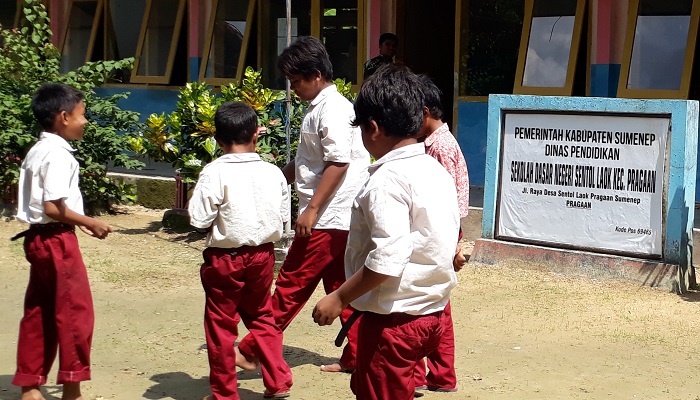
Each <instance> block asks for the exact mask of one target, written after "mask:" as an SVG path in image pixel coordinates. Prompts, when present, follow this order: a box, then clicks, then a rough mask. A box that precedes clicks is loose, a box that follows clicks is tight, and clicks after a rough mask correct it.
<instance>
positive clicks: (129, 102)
mask: <svg viewBox="0 0 700 400" xmlns="http://www.w3.org/2000/svg"><path fill="white" fill-rule="evenodd" d="M124 92H129V93H130V95H129V97H128V98H126V99H122V100H120V101H119V103H118V106H119V107H120V108H122V109H125V110H132V111H136V112H139V113H141V118H140V120H141V121H142V122H145V121H146V118H148V116H149V115H151V114H153V113H156V114H160V113H166V114H167V113H171V112H173V111H175V105H176V104H177V101H178V100H179V99H178V95H179V94H180V92H179V90H178V88H167V89H166V88H164V89H152V88H146V87H144V88H143V89H141V88H134V87H124V88H121V87H101V88H96V89H95V93H97V95H99V96H109V95H113V94H118V93H124Z"/></svg>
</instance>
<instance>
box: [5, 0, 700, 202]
mask: <svg viewBox="0 0 700 400" xmlns="http://www.w3.org/2000/svg"><path fill="white" fill-rule="evenodd" d="M21 1H22V0H17V2H16V4H13V3H14V0H2V1H1V2H0V3H1V4H2V5H0V22H1V23H2V24H3V26H9V25H11V24H13V23H14V24H16V23H17V20H18V18H19V12H18V11H19V4H20V3H21ZM45 1H46V4H47V5H48V8H49V15H50V17H51V21H52V22H51V25H52V30H53V32H54V41H55V44H56V45H57V46H58V47H59V48H60V50H61V52H62V65H63V68H65V69H66V70H69V69H72V68H75V67H77V66H79V65H81V64H82V63H83V62H85V61H88V60H100V59H104V60H109V59H119V58H124V57H136V64H135V67H134V69H133V71H132V72H131V74H125V75H124V76H121V77H120V79H121V82H120V83H114V84H110V85H108V87H106V88H104V89H102V90H104V91H105V92H108V93H109V92H116V91H129V92H131V96H130V98H129V99H128V101H125V102H124V103H122V104H121V105H122V107H123V108H128V109H133V110H136V111H139V112H141V113H142V115H143V116H144V117H145V116H147V115H149V114H150V113H153V112H163V111H165V112H169V111H171V110H172V109H173V108H174V104H175V102H176V101H177V95H178V88H179V87H180V86H182V85H184V84H185V83H186V82H188V81H203V82H207V83H209V84H211V85H213V86H219V85H224V84H228V83H230V82H236V81H237V80H239V79H240V78H241V75H242V72H243V70H244V67H245V66H252V67H255V68H262V70H263V76H264V84H266V85H267V86H270V87H273V88H278V89H283V88H284V87H285V82H284V77H282V76H280V75H279V73H278V72H277V71H276V69H275V61H276V57H277V55H278V53H279V52H280V51H281V50H282V49H283V48H284V46H285V43H286V32H287V27H286V26H287V20H286V4H287V1H285V0H45ZM291 16H292V18H291V32H292V36H301V35H312V36H316V37H319V38H321V39H322V40H323V42H324V43H325V45H326V47H327V49H328V52H329V54H330V57H331V61H332V62H333V66H334V69H335V75H336V77H341V78H345V79H346V80H348V81H350V82H352V83H353V84H354V85H355V87H358V86H359V85H360V84H361V83H362V65H363V63H364V62H365V61H366V60H367V59H369V58H371V57H373V56H375V55H377V54H378V51H379V45H378V38H379V35H380V34H381V33H382V32H394V33H396V34H397V35H398V37H399V49H398V55H397V57H396V59H397V61H399V62H402V63H404V64H405V65H408V66H409V67H411V68H412V69H413V70H414V71H416V72H419V73H425V74H428V75H430V76H431V77H432V78H433V79H434V80H435V82H436V83H437V84H438V86H439V87H440V88H441V89H442V91H443V93H444V104H445V108H446V109H447V117H446V119H447V121H448V122H450V124H451V126H452V128H453V131H454V132H455V134H456V135H457V139H458V141H459V143H460V145H461V147H462V150H463V151H464V153H465V157H466V159H467V163H468V164H469V171H470V178H471V183H472V185H476V186H481V185H483V184H484V167H485V156H486V155H485V150H486V125H487V100H488V95H489V94H492V93H515V94H536V95H563V96H598V97H627V98H663V99H696V100H697V99H700V60H698V59H699V58H700V57H695V55H696V52H697V50H698V46H699V45H700V41H698V21H700V0H291ZM698 175H699V176H700V174H698ZM698 186H699V187H700V185H698ZM696 197H697V196H696ZM698 198H700V197H698Z"/></svg>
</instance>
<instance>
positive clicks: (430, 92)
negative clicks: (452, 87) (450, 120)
mask: <svg viewBox="0 0 700 400" xmlns="http://www.w3.org/2000/svg"><path fill="white" fill-rule="evenodd" d="M419 78H420V80H421V83H422V84H423V96H424V97H425V104H424V106H425V107H427V108H428V112H429V113H430V116H431V117H433V118H435V119H442V116H443V115H444V112H443V110H442V100H441V99H442V97H441V96H442V91H441V90H440V89H439V88H438V87H437V85H435V82H433V80H432V79H430V77H429V76H428V75H420V76H419Z"/></svg>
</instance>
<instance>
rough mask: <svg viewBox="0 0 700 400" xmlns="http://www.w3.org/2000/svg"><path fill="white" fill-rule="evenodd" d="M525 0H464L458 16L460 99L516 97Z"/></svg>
mask: <svg viewBox="0 0 700 400" xmlns="http://www.w3.org/2000/svg"><path fill="white" fill-rule="evenodd" d="M524 10H525V0H519V1H494V0H462V2H461V4H460V7H459V14H458V24H459V25H458V31H459V45H458V49H459V52H458V53H457V54H456V55H455V56H456V62H457V64H458V66H457V67H458V70H459V82H458V85H459V86H458V95H459V96H460V97H464V96H488V95H489V94H491V93H506V94H507V93H512V92H513V82H514V81H515V70H516V66H517V63H518V43H519V41H520V35H521V33H522V30H523V13H524Z"/></svg>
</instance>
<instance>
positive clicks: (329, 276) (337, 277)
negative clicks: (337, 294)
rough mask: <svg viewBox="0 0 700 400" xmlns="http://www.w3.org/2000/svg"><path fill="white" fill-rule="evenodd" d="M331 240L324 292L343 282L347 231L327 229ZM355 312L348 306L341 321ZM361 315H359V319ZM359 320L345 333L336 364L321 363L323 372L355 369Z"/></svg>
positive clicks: (329, 291)
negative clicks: (343, 344) (341, 352)
mask: <svg viewBox="0 0 700 400" xmlns="http://www.w3.org/2000/svg"><path fill="white" fill-rule="evenodd" d="M328 232H329V234H330V235H331V238H332V241H331V245H330V253H331V257H332V261H331V263H330V264H329V265H328V266H327V267H326V270H325V271H323V288H324V290H325V291H326V294H328V293H332V292H334V291H335V290H337V289H338V288H339V287H340V286H341V285H342V284H343V283H345V247H346V246H347V243H348V231H343V230H329V231H328ZM353 312H355V309H354V308H352V307H350V306H348V307H346V308H345V310H343V312H342V313H341V314H340V321H341V323H345V321H347V320H348V318H350V316H351V315H352V314H353ZM361 319H362V317H360V320H361ZM359 324H360V321H359V320H357V321H355V323H354V324H353V325H352V326H351V327H350V330H349V331H348V335H347V339H348V341H347V343H346V344H345V347H343V354H342V355H341V356H340V360H339V361H338V363H336V364H331V365H323V366H321V370H322V371H325V372H351V371H352V370H354V369H355V363H356V362H355V358H356V357H357V332H358V331H357V329H358V326H359Z"/></svg>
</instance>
